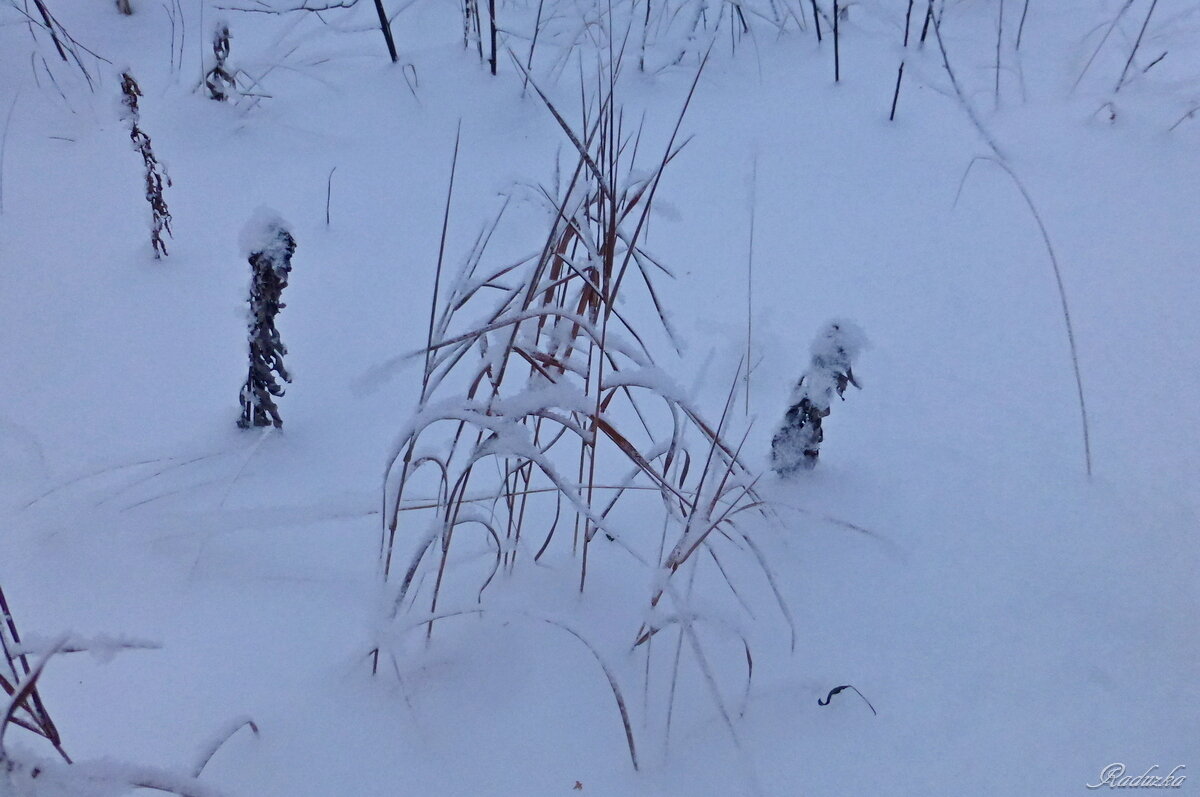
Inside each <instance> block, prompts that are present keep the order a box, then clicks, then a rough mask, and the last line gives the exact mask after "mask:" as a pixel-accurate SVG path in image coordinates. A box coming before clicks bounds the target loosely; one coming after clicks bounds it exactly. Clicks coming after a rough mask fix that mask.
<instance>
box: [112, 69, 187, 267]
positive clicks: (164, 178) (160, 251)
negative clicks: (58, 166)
mask: <svg viewBox="0 0 1200 797" xmlns="http://www.w3.org/2000/svg"><path fill="white" fill-rule="evenodd" d="M121 94H122V97H121V108H122V111H121V118H122V119H123V120H124V121H125V122H128V123H129V140H130V141H132V142H133V146H134V149H136V150H137V151H138V152H139V153H141V156H142V163H143V165H144V166H145V169H146V201H147V202H149V203H150V212H151V214H152V220H151V225H150V245H151V246H153V247H154V258H155V259H156V260H157V259H158V258H160V257H163V256H165V255H166V254H167V245H166V244H165V243H164V242H163V233H164V232H165V233H166V234H167V235H170V236H171V237H174V233H172V232H171V211H169V210H168V209H167V202H166V200H165V199H163V185H164V184H165V185H167V186H170V185H171V178H170V177H169V176H168V175H167V170H166V169H164V168H163V166H162V164H160V163H159V162H158V158H156V157H155V156H154V150H153V149H152V148H151V146H150V136H148V135H146V134H145V132H143V131H142V128H141V111H140V110H139V109H138V97H140V96H142V90H141V88H139V87H138V84H137V81H136V80H134V79H133V75H131V74H129V73H128V72H123V73H122V74H121Z"/></svg>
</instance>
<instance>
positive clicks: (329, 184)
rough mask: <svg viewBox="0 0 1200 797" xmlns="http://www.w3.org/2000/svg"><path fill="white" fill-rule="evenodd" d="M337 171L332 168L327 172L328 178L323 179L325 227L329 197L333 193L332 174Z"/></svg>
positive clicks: (335, 168) (327, 223) (327, 217)
mask: <svg viewBox="0 0 1200 797" xmlns="http://www.w3.org/2000/svg"><path fill="white" fill-rule="evenodd" d="M336 171H337V167H336V166H334V167H333V168H332V169H330V170H329V177H327V178H326V179H325V226H326V227H328V226H329V197H330V195H331V194H332V193H333V173H334V172H336Z"/></svg>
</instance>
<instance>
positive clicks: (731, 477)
mask: <svg viewBox="0 0 1200 797" xmlns="http://www.w3.org/2000/svg"><path fill="white" fill-rule="evenodd" d="M614 72H615V70H614ZM614 72H610V74H609V75H608V76H607V77H606V80H607V82H608V89H607V90H606V91H605V93H604V94H603V95H602V96H600V97H598V98H595V99H594V100H593V102H592V104H591V112H590V113H589V112H587V111H585V112H584V113H583V121H582V123H581V124H580V125H579V127H578V128H577V129H575V128H572V127H571V126H569V125H568V124H567V123H566V122H565V120H564V119H563V117H562V115H561V114H560V113H559V111H558V110H557V109H556V108H555V106H554V105H553V104H552V103H551V102H550V101H549V100H548V99H546V97H545V96H544V95H541V92H540V90H538V92H539V95H541V96H542V99H543V101H544V102H545V105H546V107H547V108H548V109H549V110H550V112H551V113H552V114H553V115H554V117H555V119H556V120H557V121H558V123H559V124H560V126H561V127H562V129H563V131H564V132H565V133H566V135H567V136H568V138H569V139H570V141H571V142H572V145H573V146H574V148H575V151H576V154H577V156H578V158H577V160H576V162H575V164H574V169H573V171H572V172H571V174H570V176H569V178H567V179H566V180H565V185H563V186H560V187H558V189H557V190H556V191H554V192H553V193H552V191H551V190H550V189H542V196H543V199H544V200H545V201H546V207H547V209H548V211H550V214H551V215H550V218H551V219H552V221H551V222H550V228H549V230H548V231H547V233H546V236H545V239H544V241H543V243H542V244H541V247H540V251H539V252H538V254H537V255H535V256H533V257H532V258H530V259H528V260H525V261H522V262H519V263H516V264H510V265H505V266H502V267H498V268H491V269H485V268H484V267H483V266H482V260H483V252H484V249H485V247H486V244H487V241H488V239H489V237H490V235H491V232H492V231H494V229H495V224H498V223H499V222H500V218H499V217H497V219H496V222H495V224H493V225H492V227H491V230H487V231H485V233H484V234H482V235H481V236H480V238H479V239H478V241H477V242H476V245H475V247H474V248H473V249H472V251H471V253H470V255H469V256H468V257H467V258H466V260H465V262H464V265H463V266H462V268H461V269H460V271H459V273H458V274H457V275H454V277H453V278H452V279H450V280H448V281H447V283H448V284H447V286H446V287H445V288H443V287H442V286H441V283H442V282H443V275H442V267H441V263H440V262H439V266H438V283H439V284H438V286H436V287H435V301H434V304H433V306H432V307H431V314H430V322H429V331H428V345H427V347H426V348H425V349H424V351H423V352H422V354H421V356H422V357H423V358H424V366H423V373H422V385H421V393H420V399H419V404H418V407H417V409H416V412H415V413H414V415H413V416H412V419H411V421H410V422H409V424H408V425H407V427H406V428H405V429H404V430H403V432H402V433H401V434H400V436H399V438H398V440H397V442H396V444H395V447H394V449H393V454H392V457H391V460H390V462H389V465H388V467H387V470H386V473H385V477H384V512H383V514H384V525H383V529H382V538H381V542H380V551H379V557H380V566H381V572H382V578H383V580H384V582H385V584H386V585H387V587H388V590H389V595H390V597H389V599H388V605H389V610H388V612H389V617H390V621H391V622H392V623H393V624H394V627H396V628H397V629H398V630H400V631H403V630H405V629H414V628H417V627H423V628H424V630H425V634H426V636H427V637H428V636H430V635H432V633H433V629H434V626H435V624H436V623H438V622H440V621H441V620H443V619H444V618H447V617H452V616H456V615H462V614H478V613H485V612H488V611H490V609H489V608H488V606H487V604H486V603H484V598H485V595H486V594H487V593H488V591H489V590H490V589H496V587H494V584H495V583H496V581H497V579H496V577H497V575H498V574H500V573H504V574H513V573H514V572H515V571H516V570H517V569H518V566H519V563H522V562H523V563H525V564H524V566H525V567H530V566H532V565H533V564H535V563H542V564H544V563H545V562H546V561H549V560H553V561H555V562H556V564H557V565H559V566H560V567H565V568H570V567H574V570H575V572H576V573H577V576H576V578H575V580H574V583H575V584H576V586H577V588H578V590H579V591H580V592H583V591H585V590H586V588H587V586H588V574H589V563H590V562H591V561H592V558H593V557H594V556H597V555H599V554H597V553H596V552H595V551H596V550H597V547H596V546H597V542H598V541H599V540H601V539H602V540H603V541H605V542H606V544H605V545H604V546H602V547H603V550H604V551H605V554H606V555H609V556H614V557H619V558H620V559H621V561H623V562H627V563H630V566H631V567H634V568H636V569H638V570H642V571H644V573H645V579H643V580H644V581H645V583H651V584H654V586H653V588H651V589H650V590H649V592H648V593H647V594H646V596H645V603H644V604H643V605H642V610H641V612H640V613H635V614H633V615H632V616H631V617H630V628H629V638H628V639H629V648H628V655H629V657H630V658H636V657H638V656H644V657H645V668H644V672H645V673H646V679H647V680H648V679H649V677H650V675H649V674H650V672H651V670H652V669H655V671H658V670H657V663H656V665H655V668H652V666H651V664H650V655H651V649H652V644H651V642H652V640H653V639H654V638H655V637H656V636H657V635H658V634H659V633H660V632H662V631H664V630H666V629H668V628H673V629H674V630H675V631H677V632H678V636H677V638H676V639H675V640H674V642H670V643H665V644H670V645H673V646H675V649H676V654H675V655H674V659H673V664H672V663H670V662H669V661H664V663H663V666H665V667H666V668H667V670H668V673H669V674H668V675H667V677H668V678H669V679H670V681H671V684H672V686H671V687H670V701H671V703H672V704H673V700H674V682H675V679H676V677H677V676H678V667H679V656H678V648H679V647H680V646H682V645H683V644H684V643H685V642H686V644H687V646H688V649H689V650H690V651H691V652H692V653H694V655H695V656H696V657H697V660H698V661H699V663H700V668H701V670H702V671H703V672H704V673H705V675H706V677H707V678H708V680H709V683H710V686H711V687H712V694H713V696H714V698H715V699H716V701H717V704H718V706H719V707H720V709H721V712H722V714H723V716H724V717H725V718H726V720H727V721H728V722H729V723H730V726H729V727H730V730H731V731H732V728H733V726H732V711H731V710H730V709H729V707H728V705H727V699H726V698H725V697H723V695H722V691H721V690H720V689H719V688H718V687H717V685H716V684H715V682H713V679H712V677H711V674H712V671H711V669H710V668H709V667H708V665H707V656H708V653H707V651H706V646H705V644H702V640H701V638H700V636H699V635H698V634H697V631H696V625H697V623H700V622H703V620H702V619H700V618H698V617H697V616H696V613H695V612H694V611H692V608H691V606H690V600H691V596H692V590H693V589H700V588H708V587H709V586H715V587H716V588H719V589H720V590H722V592H723V593H724V594H725V595H727V596H730V595H732V596H736V595H737V593H738V588H737V587H735V586H734V584H733V583H732V582H731V581H730V575H729V571H728V570H727V569H726V568H725V567H723V566H722V557H726V556H728V557H731V558H732V557H745V558H747V559H748V561H749V562H750V563H752V566H753V567H754V568H757V569H760V570H761V573H762V574H765V576H766V580H765V582H763V586H764V587H765V586H768V585H769V587H770V589H771V590H774V580H773V577H772V576H771V574H770V570H769V569H768V567H767V564H766V561H765V559H764V558H763V557H762V556H761V554H760V552H759V549H758V547H757V545H756V544H755V543H754V541H753V540H752V539H751V538H750V537H749V536H748V535H747V534H746V533H745V532H744V531H743V530H742V529H741V528H739V525H738V523H737V521H738V519H739V517H740V516H742V515H743V514H744V513H746V512H751V511H756V510H760V509H761V502H760V501H759V500H758V498H757V496H756V494H755V491H754V479H755V476H754V474H752V473H751V472H750V470H749V469H748V468H747V467H746V466H745V464H744V463H743V462H742V461H741V460H740V458H739V449H740V443H731V442H730V441H728V440H727V439H726V438H725V435H726V432H727V429H726V426H727V420H728V412H729V407H730V405H731V404H732V399H733V394H732V392H731V393H730V396H729V400H728V401H727V402H726V414H725V415H723V416H722V418H721V420H720V421H719V422H718V423H715V424H714V423H710V422H709V421H707V420H705V419H704V418H703V417H702V415H701V413H700V412H699V411H698V410H697V409H696V408H695V407H694V406H693V405H692V404H691V402H690V401H689V399H688V398H687V397H686V396H685V395H683V393H682V392H681V391H679V390H678V389H676V388H675V387H674V386H673V382H672V381H671V380H670V379H669V378H668V377H667V376H666V375H665V374H664V373H663V372H662V371H661V370H660V368H659V367H658V366H657V365H656V362H655V358H654V355H653V353H652V351H651V347H650V346H649V345H648V343H647V342H646V341H647V335H645V334H643V333H644V332H647V331H648V330H644V329H642V326H643V325H642V322H641V320H640V319H639V318H638V317H636V316H634V315H633V311H631V310H630V308H631V307H633V306H634V305H633V303H632V300H631V301H629V302H627V301H624V300H623V301H620V302H619V301H618V297H622V299H625V298H628V294H630V293H631V292H632V291H633V289H634V288H635V287H637V286H640V287H641V288H642V289H643V291H639V293H641V296H640V297H638V299H637V302H638V303H639V304H640V305H641V306H643V307H645V308H647V309H650V311H651V317H652V318H653V319H654V324H655V325H659V326H661V327H662V328H663V329H664V330H665V332H666V335H667V337H668V338H670V337H671V333H670V329H669V326H668V324H667V320H666V315H665V310H664V308H663V304H662V297H661V295H660V293H659V291H658V290H657V288H656V286H655V283H656V280H657V278H659V277H661V276H662V275H664V274H667V273H669V272H667V269H666V268H665V267H664V266H663V265H662V264H660V263H659V262H658V261H656V260H655V259H654V258H653V257H652V256H651V255H650V254H649V253H648V252H647V251H646V250H645V248H644V247H643V238H644V236H645V232H646V224H647V220H648V219H649V216H650V210H651V207H652V204H653V201H654V197H655V194H656V192H657V191H658V188H659V184H660V181H661V179H662V175H663V172H664V170H665V169H666V167H667V165H668V164H669V163H670V162H671V161H672V160H673V159H674V158H675V156H676V155H677V154H678V152H679V150H680V148H681V145H678V144H677V142H676V137H677V135H678V131H679V124H680V123H681V122H682V119H683V112H681V114H680V116H679V119H678V120H677V121H676V125H675V132H674V133H673V134H672V137H671V140H670V142H669V144H668V145H667V147H666V150H665V152H664V153H663V155H662V156H661V158H660V159H659V160H658V162H657V163H656V164H655V165H654V166H653V167H652V168H651V169H650V170H649V171H648V172H642V171H639V170H637V169H636V168H635V161H636V158H637V149H638V145H639V141H640V136H641V130H637V131H634V132H632V133H630V132H628V131H626V130H625V129H624V126H623V117H622V115H621V112H620V109H619V108H618V107H617V105H616V102H615V99H614V91H615V85H616V83H617V76H616V74H614ZM698 78H699V74H697V79H698ZM694 87H695V84H693V89H694ZM534 88H535V90H537V86H536V84H534ZM690 98H691V94H690V93H689V95H688V101H690ZM684 111H686V104H685V105H684ZM455 154H456V159H457V146H456V150H455ZM452 173H453V170H452ZM452 187H453V177H452V178H451V190H452ZM448 212H449V198H448V199H447V214H448ZM501 215H503V212H502V214H501ZM444 235H445V227H443V243H444ZM496 290H499V292H500V298H499V299H496V298H495V296H496V293H495V291H496ZM655 316H656V317H655ZM463 317H468V318H472V319H481V320H477V321H476V322H475V323H471V324H467V325H464V324H463V323H462V322H461V321H460V319H461V318H463ZM742 439H743V440H744V437H743V438H742ZM418 485H419V486H418ZM419 489H425V490H433V491H435V492H436V498H433V499H429V498H427V497H424V496H422V497H416V496H414V495H413V493H414V491H416V490H419ZM627 504H634V505H635V506H636V509H635V510H634V511H635V512H636V515H637V517H638V518H639V522H638V523H637V524H635V525H634V527H631V526H630V524H628V523H622V522H618V521H617V518H618V516H619V515H620V514H621V510H622V508H623V507H625V506H626V505H627ZM654 507H657V509H654ZM650 517H652V518H653V519H648V518H650ZM534 518H537V519H539V520H533V519H534ZM545 518H553V520H552V521H551V522H550V524H549V526H548V527H546V526H542V525H539V526H537V527H534V525H533V524H534V523H537V522H539V521H540V520H541V519H545ZM405 529H408V530H409V533H410V534H414V533H415V536H416V539H415V542H414V540H413V539H405V538H404V537H402V536H401V532H402V531H403V530H405ZM473 529H474V530H478V531H479V532H481V533H482V535H483V539H484V540H486V545H487V547H488V550H490V554H489V556H488V558H489V560H490V561H491V566H490V568H489V572H488V573H487V574H486V575H484V577H483V578H482V579H481V580H478V581H473V582H472V583H469V584H463V583H462V582H461V581H456V580H455V573H454V572H453V571H454V567H453V565H452V553H453V552H455V551H456V550H458V549H460V548H470V547H471V545H472V541H474V542H477V541H478V539H479V537H478V536H476V535H473V534H472V530H473ZM531 537H532V539H531ZM462 540H466V541H467V542H461V541H462ZM401 545H403V546H404V548H403V550H406V551H411V555H410V557H409V558H408V560H407V561H406V562H403V563H399V562H397V559H396V557H397V556H398V555H399V554H398V549H400V546H401ZM702 559H703V560H706V562H708V561H711V562H712V563H715V565H716V567H715V569H712V566H711V565H709V564H706V567H708V568H710V569H709V570H706V571H703V572H705V573H707V574H708V575H709V576H711V577H712V582H711V583H710V582H709V581H708V580H706V579H701V580H699V581H698V580H697V577H696V574H697V567H698V565H699V564H700V560H702ZM572 563H573V564H572ZM501 580H503V579H501ZM722 581H724V582H725V583H724V584H722V583H721V582H722ZM633 583H637V579H635V580H634V582H633ZM701 585H704V586H703V587H702V586H701ZM773 594H774V599H775V600H778V601H779V604H780V606H781V607H782V608H783V612H784V615H785V617H788V621H789V623H790V616H788V615H787V609H786V607H784V606H783V603H782V600H781V599H780V598H779V594H778V592H777V591H774V593H773ZM463 597H465V598H466V599H467V600H469V601H470V602H469V603H468V604H467V608H464V607H463V604H462V603H461V602H456V601H461V599H462V598H463ZM541 608H544V609H546V610H547V611H546V613H545V614H542V615H537V614H529V613H527V614H525V615H524V616H525V617H526V619H532V620H535V621H540V622H546V623H550V624H551V625H554V626H557V627H559V628H562V629H563V630H565V631H567V632H569V633H570V634H571V635H572V636H574V637H575V638H576V639H577V640H579V641H580V642H582V643H583V644H585V645H586V646H588V648H589V650H590V651H591V652H592V654H593V655H594V656H595V657H596V659H597V661H598V662H599V663H600V665H601V668H602V669H603V671H604V673H605V675H606V677H607V680H608V683H609V686H610V687H611V688H612V691H613V694H614V697H615V698H616V701H617V705H618V707H619V709H620V714H621V719H622V723H623V726H624V730H625V734H626V739H627V742H628V746H629V752H630V755H631V759H632V761H633V763H634V766H635V767H636V766H637V765H638V759H637V753H636V745H635V742H634V734H633V723H632V722H631V720H630V714H629V705H628V703H627V701H626V700H625V698H624V689H623V685H622V679H620V678H618V677H617V676H616V674H615V672H616V670H617V669H619V668H614V666H613V662H610V661H606V660H605V659H604V658H603V656H602V655H601V654H600V653H599V652H598V651H597V649H596V648H595V647H594V646H593V645H592V643H591V641H590V640H589V638H588V634H587V632H586V630H578V629H573V628H571V627H570V626H569V625H566V624H564V622H563V621H562V620H561V619H560V618H558V617H556V616H554V615H555V614H556V613H557V611H558V610H559V609H564V610H565V607H541ZM401 612H408V613H415V615H416V617H417V618H419V619H418V620H417V621H416V623H415V624H414V623H413V622H411V621H410V622H409V623H408V625H407V626H406V625H404V624H403V623H402V622H400V621H399V620H398V617H399V615H400V613H401ZM647 616H651V617H653V618H654V619H653V620H652V621H649V622H643V620H644V618H645V617H647ZM742 643H743V644H745V647H746V650H745V655H746V659H747V661H748V662H749V661H750V660H751V659H750V654H749V646H748V644H746V643H745V639H744V637H743V638H742ZM384 644H386V643H383V644H381V648H382V647H383V645H384ZM380 652H381V650H376V652H375V653H376V663H377V664H378V656H379V654H380ZM663 658H664V659H670V657H669V656H664V657H663ZM627 685H628V684H625V686H627ZM642 688H643V689H648V688H649V686H648V684H647V683H645V682H643V683H642ZM667 711H668V727H669V711H670V705H668V707H667Z"/></svg>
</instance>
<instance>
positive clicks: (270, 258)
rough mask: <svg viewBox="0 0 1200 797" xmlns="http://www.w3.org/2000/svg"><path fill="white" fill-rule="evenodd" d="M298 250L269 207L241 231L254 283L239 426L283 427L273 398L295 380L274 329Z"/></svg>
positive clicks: (245, 427)
mask: <svg viewBox="0 0 1200 797" xmlns="http://www.w3.org/2000/svg"><path fill="white" fill-rule="evenodd" d="M295 251H296V239H295V238H293V237H292V234H291V233H290V232H288V229H287V226H286V225H285V223H284V222H283V220H282V219H280V218H279V216H278V215H276V214H275V213H273V212H272V211H268V210H266V209H265V208H264V209H260V210H259V211H258V212H257V213H256V214H255V216H254V218H252V219H251V220H250V222H249V224H248V225H247V226H246V228H245V229H244V230H243V232H242V252H243V254H245V255H247V258H248V260H249V262H250V268H251V270H252V272H253V273H252V276H251V282H250V297H249V299H248V300H247V301H249V303H250V313H249V319H248V324H249V330H250V334H249V341H250V366H249V372H248V374H247V376H246V382H245V383H244V384H243V385H242V391H241V397H240V400H241V404H242V417H241V418H239V419H238V426H240V427H241V428H243V429H249V428H250V427H252V426H274V427H275V428H277V429H278V428H282V427H283V419H282V418H280V417H279V408H278V407H277V406H276V405H275V401H274V398H273V397H277V396H282V395H283V386H282V385H280V384H279V382H278V381H276V376H277V375H278V377H279V378H280V379H282V380H283V381H284V382H291V381H292V377H291V375H290V374H289V373H288V371H287V368H285V367H284V364H283V356H284V355H285V354H287V347H286V346H284V345H283V341H282V340H280V338H279V332H278V330H276V329H275V316H276V315H278V313H279V311H280V310H282V309H283V308H284V307H286V306H287V305H285V304H284V303H283V301H282V294H283V289H284V288H286V287H287V284H288V274H289V273H290V272H291V270H292V254H293V253H294V252H295Z"/></svg>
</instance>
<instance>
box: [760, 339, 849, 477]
mask: <svg viewBox="0 0 1200 797" xmlns="http://www.w3.org/2000/svg"><path fill="white" fill-rule="evenodd" d="M866 344H867V338H866V336H865V335H864V334H863V332H862V330H861V329H859V328H858V326H857V325H856V324H854V323H853V322H850V321H844V320H840V319H839V320H836V321H830V322H829V323H827V324H826V325H825V326H824V327H822V329H821V331H820V332H819V333H818V334H817V337H816V340H814V341H813V343H812V347H811V349H810V352H811V353H812V360H811V361H810V363H809V366H808V370H807V371H805V372H804V375H803V376H801V377H800V381H799V382H797V383H796V387H795V389H794V390H793V391H792V403H791V406H790V407H788V411H787V414H786V415H784V417H783V425H782V426H780V427H779V431H778V432H776V433H775V437H774V438H772V440H771V468H772V469H774V471H775V472H776V473H778V474H779V475H780V476H789V475H791V474H793V473H795V472H796V471H798V470H800V469H801V468H803V469H805V470H811V469H812V468H814V467H816V464H817V457H819V456H820V454H821V441H822V440H823V439H824V438H825V432H824V431H823V430H822V429H821V420H822V419H823V418H824V417H825V416H827V415H829V404H830V402H832V401H833V394H834V393H835V392H836V393H837V395H838V397H839V398H842V399H844V398H845V397H844V396H843V394H844V393H845V392H846V385H854V386H855V387H858V388H861V385H859V384H858V382H857V381H856V380H855V378H854V371H853V370H852V369H851V366H853V364H854V360H855V358H856V357H858V354H859V352H861V351H862V350H863V348H864V347H865V346H866Z"/></svg>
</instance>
